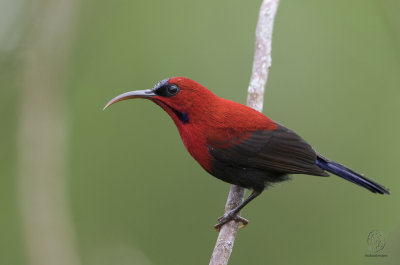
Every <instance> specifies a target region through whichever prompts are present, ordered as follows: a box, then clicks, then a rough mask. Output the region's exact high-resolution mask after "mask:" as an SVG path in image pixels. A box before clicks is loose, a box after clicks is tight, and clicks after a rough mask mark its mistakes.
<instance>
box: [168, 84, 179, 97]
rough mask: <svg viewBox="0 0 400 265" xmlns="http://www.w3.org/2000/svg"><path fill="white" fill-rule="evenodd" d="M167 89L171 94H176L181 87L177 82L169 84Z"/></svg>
mask: <svg viewBox="0 0 400 265" xmlns="http://www.w3.org/2000/svg"><path fill="white" fill-rule="evenodd" d="M167 89H168V94H169V95H170V96H173V95H176V94H177V93H178V92H179V87H178V86H177V85H175V84H172V85H169V86H168V88H167Z"/></svg>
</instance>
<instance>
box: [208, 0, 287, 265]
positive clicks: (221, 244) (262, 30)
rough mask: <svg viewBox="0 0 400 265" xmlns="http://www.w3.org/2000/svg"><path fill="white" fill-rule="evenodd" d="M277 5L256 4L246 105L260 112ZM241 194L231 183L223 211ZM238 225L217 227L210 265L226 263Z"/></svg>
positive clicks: (272, 0) (271, 1)
mask: <svg viewBox="0 0 400 265" xmlns="http://www.w3.org/2000/svg"><path fill="white" fill-rule="evenodd" d="M278 5H279V0H264V1H263V3H262V4H261V7H260V14H259V17H258V22H257V28H256V40H255V50H254V61H253V70H252V74H251V79H250V85H249V88H248V96H247V105H248V106H249V107H252V108H254V109H256V110H258V111H260V112H261V111H262V109H263V101H264V88H265V84H266V83H267V79H268V73H269V69H270V67H271V43H272V30H273V27H274V20H275V14H276V11H277V10H278ZM244 193H245V189H244V188H241V187H238V186H236V185H232V186H231V188H230V191H229V195H228V199H227V202H226V205H225V213H227V212H229V211H230V210H232V209H234V208H235V207H237V206H238V205H239V204H240V203H241V202H242V201H243V197H244ZM239 214H240V213H239ZM238 228H239V224H238V223H237V222H235V221H231V222H229V223H227V224H225V225H224V226H222V227H221V230H220V231H219V235H218V239H217V242H216V244H215V247H214V251H213V253H212V256H211V260H210V265H224V264H228V261H229V257H230V255H231V253H232V249H233V244H234V242H235V238H236V234H237V231H238Z"/></svg>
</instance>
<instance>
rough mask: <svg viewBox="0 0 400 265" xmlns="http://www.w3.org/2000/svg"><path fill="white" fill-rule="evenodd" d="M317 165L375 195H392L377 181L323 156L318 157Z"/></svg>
mask: <svg viewBox="0 0 400 265" xmlns="http://www.w3.org/2000/svg"><path fill="white" fill-rule="evenodd" d="M317 165H318V166H319V167H320V168H322V169H324V170H326V171H328V172H330V173H332V174H335V175H336V176H339V177H342V178H344V179H346V180H348V181H351V182H353V183H355V184H357V185H359V186H361V187H364V188H366V189H368V190H370V191H371V192H373V193H379V194H385V193H386V194H390V192H389V190H388V189H387V188H385V187H384V186H382V185H380V184H378V183H376V182H375V181H373V180H371V179H369V178H367V177H364V176H363V175H361V174H359V173H357V172H355V171H353V170H351V169H350V168H347V167H345V166H343V165H341V164H339V163H336V162H334V161H331V160H329V159H327V158H325V157H323V156H321V155H318V157H317Z"/></svg>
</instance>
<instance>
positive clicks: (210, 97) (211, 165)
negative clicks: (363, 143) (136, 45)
mask: <svg viewBox="0 0 400 265" xmlns="http://www.w3.org/2000/svg"><path fill="white" fill-rule="evenodd" d="M134 98H144V99H149V100H151V101H153V102H154V103H156V104H157V105H159V106H160V107H161V108H163V109H164V110H165V111H166V112H167V113H168V115H169V116H170V117H171V118H172V120H173V121H174V123H175V125H176V127H177V128H178V131H179V133H180V135H181V138H182V141H183V144H184V145H185V147H186V149H187V150H188V151H189V153H190V154H191V155H192V156H193V157H194V159H196V160H197V162H198V163H199V164H200V165H201V166H202V167H203V168H204V169H205V170H206V171H207V172H208V173H210V174H211V175H213V176H215V177H217V178H219V179H220V180H223V181H225V182H228V183H231V184H235V185H238V186H241V187H243V188H247V189H251V190H252V191H253V192H252V193H251V195H250V196H249V197H248V198H247V199H246V200H244V201H243V203H242V204H240V205H239V206H238V207H237V208H235V209H233V210H232V211H231V212H228V213H227V214H225V215H224V216H222V217H221V218H219V219H218V221H219V223H218V224H217V225H215V227H216V228H217V229H219V228H221V227H222V225H224V224H225V223H227V222H229V221H231V220H236V221H241V222H243V224H244V225H246V224H247V220H246V219H244V218H242V217H240V216H238V212H239V211H240V210H241V209H242V208H243V207H244V206H245V205H247V204H248V203H249V202H250V201H251V200H253V199H254V198H256V197H257V196H258V195H260V194H261V193H262V191H263V190H264V189H265V188H266V187H268V186H269V185H271V184H272V183H275V182H280V181H284V180H287V179H288V175H290V174H307V175H314V176H323V177H325V176H329V175H328V173H327V172H329V173H332V174H334V175H337V176H339V177H342V178H344V179H346V180H348V181H351V182H353V183H355V184H357V185H359V186H361V187H364V188H366V189H368V190H370V191H371V192H373V193H379V194H385V193H386V194H389V190H388V189H386V188H385V187H384V186H382V185H380V184H378V183H376V182H375V181H373V180H371V179H368V178H366V177H364V176H363V175H361V174H359V173H357V172H355V171H353V170H351V169H349V168H347V167H345V166H343V165H341V164H339V163H336V162H334V161H331V160H329V159H327V158H326V157H324V156H322V155H320V154H319V153H317V152H316V151H315V150H314V149H313V148H312V147H311V146H310V145H309V144H308V143H307V142H306V141H304V140H303V139H302V138H301V137H300V136H298V135H297V134H296V133H294V132H293V131H291V130H289V129H287V128H286V127H284V126H283V125H281V124H279V123H277V122H275V121H273V120H271V119H269V118H268V117H267V116H265V115H264V114H262V113H260V112H258V111H256V110H254V109H252V108H250V107H247V106H245V105H242V104H239V103H236V102H233V101H229V100H226V99H223V98H220V97H218V96H216V95H215V94H213V93H212V92H211V91H210V90H208V89H207V88H205V87H203V86H202V85H200V84H198V83H196V82H195V81H193V80H191V79H189V78H185V77H171V78H168V79H164V80H162V81H160V82H159V83H158V84H157V85H155V86H154V87H153V88H152V89H149V90H138V91H131V92H127V93H124V94H121V95H119V96H117V97H115V98H114V99H112V100H111V101H109V102H108V103H107V105H106V106H105V107H104V109H105V108H107V107H108V106H110V105H111V104H114V103H116V102H119V101H122V100H126V99H134Z"/></svg>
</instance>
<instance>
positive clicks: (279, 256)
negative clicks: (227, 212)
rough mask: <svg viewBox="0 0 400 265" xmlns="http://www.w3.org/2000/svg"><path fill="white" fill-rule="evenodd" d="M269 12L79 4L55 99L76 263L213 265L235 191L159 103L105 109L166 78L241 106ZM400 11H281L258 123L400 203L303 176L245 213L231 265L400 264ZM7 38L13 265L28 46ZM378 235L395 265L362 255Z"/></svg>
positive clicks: (0, 189)
mask: <svg viewBox="0 0 400 265" xmlns="http://www.w3.org/2000/svg"><path fill="white" fill-rule="evenodd" d="M2 1H5V0H2ZM260 3H261V2H260V1H238V0H233V1H232V0H231V1H227V0H223V1H211V0H204V1H187V0H186V1H184V0H174V1H162V0H155V1H145V0H135V1H131V0H115V1H106V0H102V1H99V0H84V1H80V2H78V3H77V7H76V12H77V16H76V25H75V27H74V34H73V39H72V43H73V44H72V47H71V50H70V56H69V60H68V64H67V65H66V68H65V69H66V70H65V76H66V78H65V82H64V81H63V82H64V83H63V84H61V85H63V86H64V87H65V88H66V91H67V93H66V96H65V97H66V98H65V100H66V102H67V104H68V107H69V114H70V117H69V118H70V128H69V132H68V161H66V163H67V165H68V167H67V172H66V175H67V177H68V178H67V184H68V185H67V187H66V189H67V191H68V196H69V198H70V199H69V204H70V206H71V207H70V208H71V213H70V214H71V216H72V221H73V225H74V229H75V231H76V237H77V242H76V247H77V249H78V253H79V257H80V259H81V263H82V264H84V265H95V264H96V265H99V264H100V265H101V264H117V265H118V264H171V265H172V264H207V263H208V261H209V258H210V255H211V252H212V249H213V247H214V244H215V240H216V237H217V233H216V232H215V230H214V229H213V228H212V225H213V224H214V223H215V222H216V219H217V217H218V216H220V215H221V214H222V213H223V209H224V205H225V200H226V196H227V193H228V190H229V185H228V184H226V183H223V182H221V181H219V180H217V179H215V178H213V177H211V176H210V175H208V174H207V173H206V172H204V171H203V170H202V169H201V168H200V166H199V165H198V164H197V163H196V162H195V161H194V159H193V158H191V157H190V156H189V154H188V153H187V151H186V150H185V148H184V146H183V144H182V143H181V140H180V137H179V135H178V132H177V130H176V128H175V126H174V124H173V122H172V121H171V120H170V118H169V117H168V116H167V115H166V114H165V113H164V112H163V111H162V110H161V109H160V108H159V107H157V106H156V105H154V104H152V103H150V102H148V101H144V100H141V101H139V100H138V101H126V102H123V103H119V104H117V105H114V106H112V107H111V108H109V109H107V111H104V112H103V111H102V107H103V106H104V104H105V103H106V102H107V101H108V100H110V99H111V98H112V97H114V96H116V95H118V94H120V93H122V92H126V91H129V90H135V89H148V88H151V87H152V86H153V85H154V84H155V83H156V82H158V81H159V80H161V79H164V78H166V77H170V76H186V77H189V78H192V79H194V80H196V81H198V82H199V83H201V84H203V85H204V86H206V87H207V88H209V89H211V90H212V91H213V92H215V93H216V94H217V95H219V96H221V97H223V98H227V99H230V100H234V101H237V102H240V103H245V100H246V94H247V91H246V90H247V85H248V82H249V78H250V73H251V66H252V58H253V48H254V30H255V25H256V21H257V16H258V10H259V6H260ZM3 6H6V4H5V5H3ZM26 6H28V4H27V2H21V6H20V8H21V10H22V11H21V12H19V13H18V16H19V18H18V19H17V20H16V21H19V23H17V24H14V25H10V30H9V32H10V34H11V35H12V34H13V31H14V30H15V31H16V30H18V29H19V28H23V27H24V26H26V25H28V24H29V23H30V21H29V18H24V12H27V10H28V9H29V7H26ZM3 10H4V9H3ZM3 12H6V11H3ZM398 12H400V4H399V2H398V1H391V0H385V1H379V0H351V1H349V0H339V1H320V0H305V1H296V0H282V1H281V5H280V7H279V11H278V14H277V18H276V21H275V28H274V38H273V48H272V58H273V63H272V68H271V71H270V77H269V80H268V84H267V88H266V97H265V101H264V113H265V114H267V115H268V116H269V117H270V118H272V119H274V120H276V121H279V122H281V123H283V124H284V125H286V126H287V127H289V128H291V129H292V130H294V131H296V132H297V133H298V134H300V135H301V136H302V137H304V138H305V139H306V140H307V141H308V142H310V143H311V144H312V145H313V147H314V148H315V149H317V150H318V151H319V152H321V153H322V154H324V155H326V156H327V157H329V158H331V159H333V160H336V161H338V162H342V163H344V164H345V165H348V166H350V167H351V168H354V169H355V170H358V171H361V172H363V173H365V174H366V175H367V176H369V177H371V178H373V179H374V180H376V181H378V182H379V183H382V184H383V185H385V186H387V187H389V188H390V189H391V192H392V194H391V195H390V196H379V195H374V194H372V193H370V192H368V191H366V190H364V189H361V188H359V187H357V186H356V185H352V184H350V183H349V182H345V181H343V180H342V179H340V178H337V177H331V178H318V177H312V176H303V175H296V176H294V177H293V180H292V181H289V182H286V183H283V184H279V185H276V187H274V188H271V189H269V190H267V191H266V192H264V193H263V194H262V196H260V197H259V198H258V199H256V200H255V201H254V202H253V203H251V204H250V205H249V206H248V207H246V209H245V210H244V212H243V215H244V216H245V217H246V218H248V219H249V220H250V223H249V225H248V227H246V228H245V229H243V230H240V231H239V234H238V237H237V239H236V242H235V247H234V251H233V254H232V256H231V261H230V264H275V265H277V264H335V265H336V264H398V262H399V261H400V259H399V254H398V249H399V247H400V225H399V224H400V222H399V221H400V211H399V203H400V196H399V195H398V194H399V193H398V187H399V185H400V169H399V158H400V151H399V150H400V140H399V135H400V123H399V114H400V49H399V47H400V31H399V27H400V19H399V17H398ZM8 40H9V36H3V38H2V39H0V41H1V42H0V45H1V47H2V49H1V50H0V52H1V61H0V67H1V69H0V97H1V102H2V103H1V104H0V118H1V130H0V144H1V149H0V159H1V160H0V162H1V177H0V263H1V264H10V265H13V264H15V265H19V264H28V259H27V256H26V250H25V245H24V233H23V232H22V230H21V222H22V221H21V217H20V214H19V209H18V203H17V196H18V194H17V189H16V185H17V181H16V172H17V165H18V163H17V161H16V159H17V157H18V156H17V148H16V135H17V131H16V130H17V124H18V108H19V96H20V85H21V84H20V82H19V80H20V74H21V68H22V64H23V57H24V56H25V55H24V52H23V50H24V47H26V45H29V44H26V43H23V41H24V38H21V39H20V40H19V42H17V43H16V44H15V46H11V48H10V46H9V45H8V43H9V42H7V41H8ZM21 43H22V44H21ZM6 44H7V45H6ZM5 46H7V47H5ZM374 229H377V230H379V231H381V232H382V233H383V234H384V236H385V239H386V247H385V249H384V250H383V251H382V252H380V253H381V254H387V255H388V256H387V257H383V258H376V257H375V258H371V257H365V254H369V253H370V251H369V250H368V246H367V243H366V239H367V236H368V234H369V232H370V231H371V230H374Z"/></svg>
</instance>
